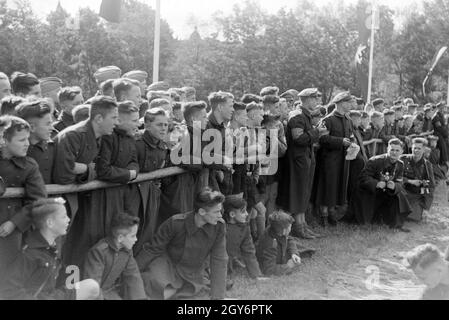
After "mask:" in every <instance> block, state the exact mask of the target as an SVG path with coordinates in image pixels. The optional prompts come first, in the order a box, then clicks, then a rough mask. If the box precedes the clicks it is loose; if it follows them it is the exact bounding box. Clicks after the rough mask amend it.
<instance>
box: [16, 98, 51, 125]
mask: <svg viewBox="0 0 449 320" xmlns="http://www.w3.org/2000/svg"><path fill="white" fill-rule="evenodd" d="M16 112H17V116H18V117H20V118H22V119H24V120H26V121H28V122H29V121H30V120H31V119H36V118H38V119H41V118H43V117H44V116H45V115H47V114H51V112H52V108H51V106H50V105H49V103H48V101H46V100H44V99H39V100H36V101H26V102H23V103H21V104H19V105H18V106H17V107H16Z"/></svg>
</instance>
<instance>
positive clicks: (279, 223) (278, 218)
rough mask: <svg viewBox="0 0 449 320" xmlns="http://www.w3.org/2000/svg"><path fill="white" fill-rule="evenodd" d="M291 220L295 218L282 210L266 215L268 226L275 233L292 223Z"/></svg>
mask: <svg viewBox="0 0 449 320" xmlns="http://www.w3.org/2000/svg"><path fill="white" fill-rule="evenodd" d="M293 222H295V219H293V217H292V216H291V215H289V214H288V213H286V212H284V211H283V210H278V211H275V212H274V213H272V214H270V216H269V217H268V223H269V225H270V228H271V230H273V231H274V232H275V233H276V234H281V233H282V231H283V230H284V229H286V228H288V227H289V226H290V225H292V224H293Z"/></svg>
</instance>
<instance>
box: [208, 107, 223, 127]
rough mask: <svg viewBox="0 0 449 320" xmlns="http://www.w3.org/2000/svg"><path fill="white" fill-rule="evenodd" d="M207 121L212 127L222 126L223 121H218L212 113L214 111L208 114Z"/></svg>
mask: <svg viewBox="0 0 449 320" xmlns="http://www.w3.org/2000/svg"><path fill="white" fill-rule="evenodd" d="M209 123H210V124H212V125H213V126H214V127H220V128H224V127H225V125H224V122H223V123H218V121H217V118H216V117H215V115H214V112H213V111H212V112H211V113H210V115H209Z"/></svg>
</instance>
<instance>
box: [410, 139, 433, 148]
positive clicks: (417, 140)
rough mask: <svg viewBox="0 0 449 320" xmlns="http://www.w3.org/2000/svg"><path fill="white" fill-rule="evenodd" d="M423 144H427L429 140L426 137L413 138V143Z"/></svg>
mask: <svg viewBox="0 0 449 320" xmlns="http://www.w3.org/2000/svg"><path fill="white" fill-rule="evenodd" d="M417 143H418V144H422V145H423V146H427V145H428V144H429V142H428V141H427V139H425V138H415V139H413V140H412V144H417Z"/></svg>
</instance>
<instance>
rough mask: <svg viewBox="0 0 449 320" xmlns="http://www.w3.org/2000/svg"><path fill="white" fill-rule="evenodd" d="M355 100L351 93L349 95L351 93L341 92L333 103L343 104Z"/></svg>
mask: <svg viewBox="0 0 449 320" xmlns="http://www.w3.org/2000/svg"><path fill="white" fill-rule="evenodd" d="M351 100H353V96H352V95H351V93H349V91H346V92H340V93H339V94H337V95H336V96H335V97H334V98H333V99H332V102H331V103H335V104H338V103H341V102H347V101H351Z"/></svg>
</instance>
